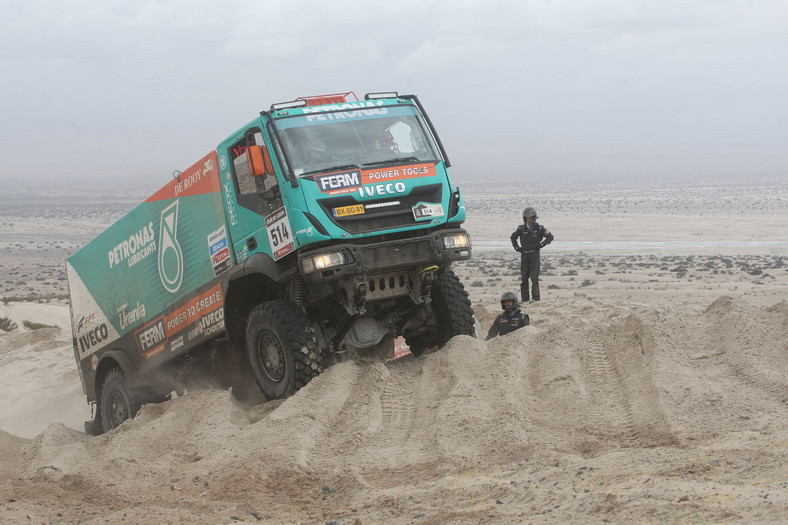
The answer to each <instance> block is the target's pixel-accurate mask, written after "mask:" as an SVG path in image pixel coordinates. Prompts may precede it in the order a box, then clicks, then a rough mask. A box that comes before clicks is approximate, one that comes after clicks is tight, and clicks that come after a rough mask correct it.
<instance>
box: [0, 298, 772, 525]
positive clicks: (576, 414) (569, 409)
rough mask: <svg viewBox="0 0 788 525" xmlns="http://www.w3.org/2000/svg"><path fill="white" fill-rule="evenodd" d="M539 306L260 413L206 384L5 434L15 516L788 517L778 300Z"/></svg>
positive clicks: (349, 369)
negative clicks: (73, 421) (522, 317)
mask: <svg viewBox="0 0 788 525" xmlns="http://www.w3.org/2000/svg"><path fill="white" fill-rule="evenodd" d="M485 310H486V309H485V308H484V307H482V308H481V311H480V314H481V317H482V318H487V319H488V318H489V317H490V316H492V313H491V312H490V313H486V312H485ZM532 311H533V313H532V316H533V317H534V318H535V322H534V324H533V326H531V327H529V328H528V329H524V330H520V331H519V332H515V333H514V334H511V335H509V336H506V337H501V338H497V339H494V340H492V341H490V342H487V343H485V342H482V341H479V340H475V339H472V338H469V337H458V338H455V339H454V340H452V341H451V342H450V343H449V344H448V345H447V346H446V347H445V348H443V349H442V350H440V351H438V352H436V353H434V354H430V355H428V356H425V357H423V358H419V359H413V358H405V359H402V360H397V361H393V362H389V363H380V362H376V363H357V362H354V361H349V362H344V363H340V364H338V365H336V366H334V367H332V368H330V369H328V370H327V371H326V372H325V373H324V374H323V375H321V376H319V377H318V378H317V379H316V380H314V381H312V382H311V383H310V384H309V385H308V386H307V387H306V388H304V389H302V390H301V391H300V392H298V393H297V394H296V395H295V396H293V397H292V398H290V399H287V400H284V401H276V402H269V403H264V404H262V405H257V406H252V407H248V406H242V405H239V404H237V403H236V402H235V401H233V399H232V396H231V395H230V394H229V393H228V392H223V391H202V392H193V393H190V394H187V395H186V396H183V397H181V398H178V399H174V400H171V401H168V402H165V403H163V404H160V405H148V406H146V407H144V408H143V410H142V411H141V413H140V414H139V416H138V417H137V418H136V419H134V420H133V421H130V422H128V423H127V424H124V425H123V426H122V427H121V428H119V429H118V430H117V431H113V432H111V433H109V434H107V435H103V436H99V437H88V436H86V435H84V434H82V433H80V432H78V431H75V430H71V429H68V428H66V427H64V426H63V425H61V424H58V423H55V424H52V425H51V426H50V427H49V428H47V429H46V431H44V432H43V433H41V434H40V435H38V436H37V437H35V438H33V439H21V438H18V437H16V436H13V435H11V434H7V433H3V434H2V435H0V450H3V451H4V452H3V454H4V461H3V465H4V466H3V472H2V479H3V481H2V484H0V487H2V491H3V501H4V504H3V505H4V506H3V513H4V514H5V515H6V516H7V517H9V518H10V519H12V521H13V520H19V522H22V521H24V519H25V516H28V515H30V516H31V517H34V519H37V520H39V521H46V520H52V519H55V516H56V513H57V512H59V513H60V514H61V516H62V517H63V520H64V521H68V522H71V521H78V520H80V519H88V520H90V519H95V521H96V522H98V521H99V519H101V520H102V521H103V520H104V519H109V520H110V521H111V522H112V521H120V520H121V518H123V517H125V519H127V520H129V521H170V520H174V521H180V522H189V521H193V522H201V523H222V522H230V521H232V520H233V516H236V517H239V518H241V519H242V520H248V521H257V518H255V517H254V516H255V515H259V516H262V517H264V519H267V520H268V521H269V522H274V523H291V522H321V523H322V522H331V521H336V522H338V523H339V522H342V521H344V520H346V519H350V520H351V521H352V520H354V519H355V518H358V519H359V520H360V521H361V522H362V523H365V522H391V523H409V522H412V521H418V522H424V523H445V522H452V521H455V522H468V521H471V522H476V521H481V520H482V519H483V518H484V519H486V520H488V521H493V522H496V523H506V522H516V521H517V520H520V519H524V520H526V521H529V520H535V521H540V522H545V521H546V522H556V523H557V522H567V521H572V520H576V521H577V520H579V521H592V522H593V521H602V520H603V519H605V518H607V519H612V520H613V521H619V522H621V521H636V520H638V519H647V520H649V519H651V520H657V521H670V520H678V521H700V520H702V521H741V522H749V523H751V522H778V521H782V520H783V519H784V518H785V517H786V503H788V502H787V501H786V496H787V495H788V489H786V483H788V477H787V475H788V472H787V471H786V467H785V465H786V442H788V441H786V440H787V439H788V417H786V416H788V407H787V406H786V404H787V403H788V386H786V385H787V384H788V382H787V381H786V370H788V367H786V364H788V363H786V359H787V358H786V355H787V354H786V351H785V350H786V348H788V306H787V305H786V303H785V302H784V301H782V302H779V303H776V304H774V305H772V306H770V307H760V306H753V305H751V304H748V303H747V302H745V301H742V300H737V299H734V298H731V297H728V296H722V297H720V298H719V299H717V300H716V301H714V302H713V303H711V304H709V305H707V306H706V307H705V308H701V307H695V308H689V307H686V306H685V307H680V308H676V309H673V310H670V311H667V310H665V309H661V308H652V307H649V306H644V305H640V306H626V305H622V304H621V303H620V302H613V301H593V302H591V303H590V304H584V305H582V306H578V305H576V304H575V303H574V302H573V301H571V300H557V301H556V302H555V303H553V304H549V305H548V304H546V303H545V304H542V305H539V309H538V310H537V309H536V308H534V309H532ZM39 503H42V504H43V506H41V505H39ZM93 513H96V514H93ZM99 516H100V518H99Z"/></svg>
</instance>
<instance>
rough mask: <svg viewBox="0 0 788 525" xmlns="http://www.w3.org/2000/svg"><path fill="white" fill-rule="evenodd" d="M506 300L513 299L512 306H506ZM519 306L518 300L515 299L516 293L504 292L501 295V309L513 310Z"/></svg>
mask: <svg viewBox="0 0 788 525" xmlns="http://www.w3.org/2000/svg"><path fill="white" fill-rule="evenodd" d="M506 301H514V302H513V303H512V306H509V307H508V308H507V307H506ZM519 307H520V301H519V299H517V294H516V293H514V292H504V294H503V295H502V296H501V309H502V310H504V311H505V312H510V311H511V312H513V311H514V310H516V309H517V308H519Z"/></svg>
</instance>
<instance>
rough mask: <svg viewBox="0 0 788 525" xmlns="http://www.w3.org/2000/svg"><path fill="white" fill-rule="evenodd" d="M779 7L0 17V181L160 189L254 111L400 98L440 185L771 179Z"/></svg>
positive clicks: (624, 1) (264, 6) (767, 0)
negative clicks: (416, 108)
mask: <svg viewBox="0 0 788 525" xmlns="http://www.w3.org/2000/svg"><path fill="white" fill-rule="evenodd" d="M787 28H788V2H786V1H784V0H773V1H772V0H764V1H759V0H729V1H726V0H720V1H702V0H692V1H686V0H682V1H673V0H654V1H650V0H646V1H635V0H618V1H613V0H594V1H591V0H589V1H580V0H566V1H564V0H552V1H550V0H541V1H540V0H507V1H496V0H477V1H466V0H429V1H427V0H425V1H419V0H397V1H390V2H378V1H373V0H365V1H361V0H325V1H303V0H282V1H279V0H259V1H254V0H234V1H232V2H227V1H221V2H220V1H208V0H162V1H135V0H106V1H98V0H68V1H65V0H25V1H20V0H13V1H11V0H0V61H1V62H2V64H1V66H0V67H1V68H2V69H1V72H0V95H2V96H0V116H2V124H1V125H0V158H2V164H0V177H16V178H36V177H39V176H42V175H50V176H56V177H70V178H78V177H87V176H90V177H94V176H98V175H103V176H106V177H113V178H117V179H118V181H119V183H122V180H123V179H124V178H125V177H137V178H142V179H152V178H155V179H158V180H161V181H162V183H163V182H165V181H166V180H168V178H169V177H170V174H171V173H172V171H173V170H174V169H184V168H186V167H188V166H189V165H190V164H192V163H193V162H195V161H197V160H198V159H199V158H200V157H201V156H203V155H204V154H206V153H207V152H209V151H210V150H212V149H214V148H215V147H216V145H217V144H218V143H219V142H220V141H221V140H223V139H224V138H225V137H226V136H228V135H230V134H231V133H233V132H234V131H236V130H237V129H238V128H240V127H242V126H243V125H245V124H246V123H247V122H249V121H250V120H252V119H253V118H254V117H255V116H256V115H257V114H258V112H259V111H260V110H262V109H267V108H268V107H269V106H270V105H271V104H272V103H274V102H280V101H285V100H292V99H294V98H296V97H298V96H303V95H315V94H322V93H336V92H344V91H354V92H355V93H357V94H358V95H359V97H363V94H364V93H366V92H369V91H387V90H396V91H399V92H400V93H402V94H405V93H414V94H417V95H418V96H419V98H420V99H421V101H422V103H423V104H424V105H425V107H426V109H427V111H428V113H429V115H430V117H431V118H432V120H433V122H434V124H435V125H436V127H437V129H438V132H439V134H440V135H441V138H442V139H443V142H444V145H445V146H446V148H447V150H448V153H449V157H450V159H451V160H452V163H453V168H452V173H453V174H454V176H455V177H456V178H457V180H461V179H462V178H466V177H468V178H469V177H475V176H476V175H482V176H489V175H498V176H500V177H508V178H511V179H514V180H516V181H522V183H523V184H528V181H530V180H544V179H547V178H574V177H581V178H593V177H605V176H613V177H618V178H628V177H631V178H648V177H660V178H661V177H671V178H673V177H694V176H702V177H707V178H708V177H720V178H731V177H746V176H750V175H757V176H762V175H765V176H771V177H773V176H780V175H786V174H788V29H787Z"/></svg>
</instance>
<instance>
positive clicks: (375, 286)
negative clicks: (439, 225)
mask: <svg viewBox="0 0 788 525" xmlns="http://www.w3.org/2000/svg"><path fill="white" fill-rule="evenodd" d="M458 241H459V242H458ZM471 252H472V249H471V242H470V236H469V235H468V233H467V232H466V231H465V230H463V229H462V228H451V229H442V230H435V231H432V232H430V233H428V234H426V235H424V236H421V237H415V238H408V239H399V240H394V241H384V242H378V243H372V244H350V243H343V244H335V245H331V246H326V247H323V248H320V249H316V250H310V251H305V252H302V253H299V255H298V260H299V268H300V269H301V271H302V273H303V277H304V282H305V283H306V285H307V288H308V289H309V292H310V295H311V297H312V299H313V300H316V301H320V300H322V299H324V298H325V297H328V296H329V295H332V294H333V295H336V297H337V298H338V299H339V301H340V302H341V303H342V304H343V305H344V306H345V308H346V310H347V311H348V313H350V314H358V313H363V312H364V310H365V308H364V304H365V303H366V302H369V301H378V300H385V299H391V298H394V297H399V296H404V295H410V296H411V298H412V299H413V301H414V302H415V303H421V302H424V301H425V300H428V299H426V296H427V295H428V294H429V287H428V286H425V284H424V281H425V279H426V280H427V281H428V282H429V281H430V280H431V275H429V274H431V273H433V272H434V271H435V270H437V267H440V266H443V265H445V264H447V263H450V262H453V261H465V260H468V259H470V258H471ZM318 261H319V263H321V264H322V263H323V262H324V261H325V264H326V265H328V266H327V267H323V268H319V266H320V264H316V263H317V262H318ZM305 269H306V270H307V271H304V270H305ZM309 270H311V271H309Z"/></svg>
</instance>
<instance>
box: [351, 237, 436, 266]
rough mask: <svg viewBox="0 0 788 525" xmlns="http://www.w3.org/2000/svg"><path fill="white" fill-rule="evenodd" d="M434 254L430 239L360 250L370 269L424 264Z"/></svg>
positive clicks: (366, 247) (367, 247) (372, 246)
mask: <svg viewBox="0 0 788 525" xmlns="http://www.w3.org/2000/svg"><path fill="white" fill-rule="evenodd" d="M434 252H435V248H434V247H433V244H432V240H430V239H419V240H418V241H408V242H404V243H396V244H384V245H371V246H364V247H362V248H361V254H362V257H363V261H364V264H365V265H367V266H368V267H370V268H406V267H409V266H415V265H419V264H424V263H427V262H428V261H430V260H431V259H432V257H433V255H434Z"/></svg>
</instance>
